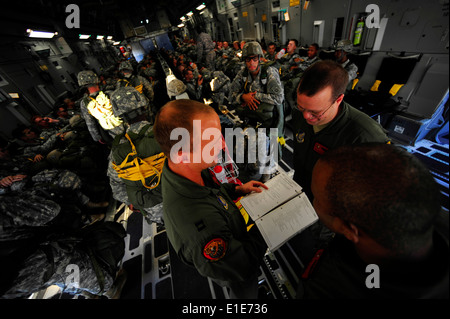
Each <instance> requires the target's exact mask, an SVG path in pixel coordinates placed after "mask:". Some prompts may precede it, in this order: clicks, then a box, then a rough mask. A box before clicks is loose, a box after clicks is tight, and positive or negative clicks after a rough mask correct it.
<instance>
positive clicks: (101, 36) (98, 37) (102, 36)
mask: <svg viewBox="0 0 450 319" xmlns="http://www.w3.org/2000/svg"><path fill="white" fill-rule="evenodd" d="M104 37H105V36H104V35H98V36H97V40H101V39H103V38H104Z"/></svg>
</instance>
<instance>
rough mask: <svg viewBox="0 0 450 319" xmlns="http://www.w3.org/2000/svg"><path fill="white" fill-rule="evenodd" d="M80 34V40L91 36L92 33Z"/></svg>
mask: <svg viewBox="0 0 450 319" xmlns="http://www.w3.org/2000/svg"><path fill="white" fill-rule="evenodd" d="M78 36H79V37H80V40H86V39H89V38H90V37H91V35H90V34H79V35H78Z"/></svg>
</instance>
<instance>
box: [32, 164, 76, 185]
mask: <svg viewBox="0 0 450 319" xmlns="http://www.w3.org/2000/svg"><path fill="white" fill-rule="evenodd" d="M31 179H32V181H33V182H35V183H45V184H52V185H54V186H56V187H58V188H62V189H70V190H78V189H81V179H80V177H78V175H77V174H75V173H74V172H71V171H69V170H59V169H46V170H44V171H42V172H39V173H38V174H36V175H34V176H33V177H32V178H31Z"/></svg>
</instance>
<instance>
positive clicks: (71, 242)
mask: <svg viewBox="0 0 450 319" xmlns="http://www.w3.org/2000/svg"><path fill="white" fill-rule="evenodd" d="M125 236H126V232H125V230H124V229H123V226H122V225H120V224H118V223H113V222H105V223H97V224H94V225H91V226H88V227H86V228H84V229H81V230H77V231H74V232H71V233H69V234H67V235H65V234H62V233H52V231H51V230H48V232H47V233H46V234H45V235H43V236H40V239H39V237H37V238H36V239H35V241H39V242H37V243H36V242H34V243H30V245H31V246H34V251H33V252H32V253H31V254H29V255H28V256H27V257H26V258H22V259H23V260H22V261H20V262H18V263H17V266H16V267H17V268H18V269H19V270H18V271H17V273H16V272H14V274H12V275H13V276H12V277H13V279H12V281H11V283H10V284H9V285H8V286H9V287H8V288H9V289H7V291H6V292H4V293H3V294H2V296H1V298H4V299H12V298H27V297H29V296H30V295H31V294H32V293H34V292H37V291H40V290H43V289H45V288H47V287H49V286H51V285H57V286H58V287H60V288H61V289H62V290H63V292H65V293H69V294H74V295H78V294H81V293H82V292H88V293H90V294H94V295H101V294H103V293H104V292H106V291H108V290H109V289H110V288H111V287H112V286H113V282H114V278H115V276H116V271H117V268H118V263H119V262H120V260H121V259H122V258H123V255H124V249H125V244H124V240H123V239H124V237H125ZM74 275H76V276H74ZM105 295H107V294H105Z"/></svg>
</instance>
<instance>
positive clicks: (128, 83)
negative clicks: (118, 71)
mask: <svg viewBox="0 0 450 319" xmlns="http://www.w3.org/2000/svg"><path fill="white" fill-rule="evenodd" d="M119 81H122V82H125V83H126V84H125V87H127V86H128V85H131V83H130V82H129V81H127V80H125V79H119Z"/></svg>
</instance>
